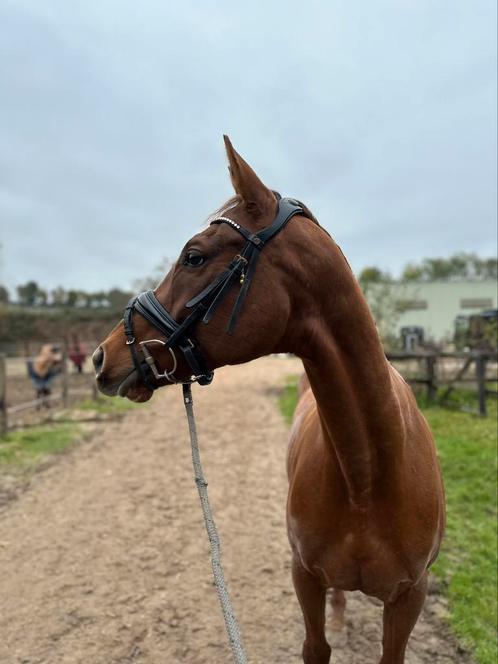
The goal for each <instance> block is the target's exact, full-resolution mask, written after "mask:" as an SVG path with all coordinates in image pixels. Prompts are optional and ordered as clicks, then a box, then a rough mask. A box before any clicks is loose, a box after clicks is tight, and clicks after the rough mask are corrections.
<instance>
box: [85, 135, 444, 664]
mask: <svg viewBox="0 0 498 664" xmlns="http://www.w3.org/2000/svg"><path fill="white" fill-rule="evenodd" d="M225 143H226V148H227V154H228V160H229V164H230V173H231V177H232V182H233V185H234V188H235V192H236V197H235V198H233V199H232V200H231V201H229V203H227V204H226V205H225V206H223V207H222V208H221V209H220V210H219V211H218V213H217V214H218V215H220V214H224V215H228V216H229V217H230V219H232V220H234V221H235V222H237V223H239V224H241V225H242V226H244V227H245V228H248V229H250V230H251V231H252V232H256V231H258V230H260V229H261V228H263V227H266V226H268V225H269V224H270V223H271V222H272V220H273V218H274V217H275V213H276V209H277V198H276V196H275V194H274V192H272V191H271V190H270V189H268V188H267V187H266V186H265V185H264V184H263V183H262V182H261V181H260V180H259V178H258V177H257V176H256V174H255V173H254V171H253V170H252V169H251V168H250V167H249V166H248V165H247V164H246V162H245V161H244V160H243V159H242V158H241V157H240V156H239V155H238V154H237V152H236V151H235V150H234V149H233V147H232V145H231V143H230V141H229V140H228V139H226V140H225ZM302 207H303V214H302V215H299V216H296V217H295V218H293V219H292V220H291V221H290V222H289V223H288V224H287V226H286V227H285V228H284V230H283V231H282V232H281V233H280V234H279V235H278V236H277V237H276V238H275V240H273V241H272V242H271V243H270V244H269V245H268V247H267V248H265V251H264V252H262V254H261V258H260V262H259V265H258V268H257V270H256V273H255V276H254V280H253V282H252V284H251V288H250V291H249V295H248V297H247V301H246V302H245V304H244V307H243V309H242V311H241V313H240V320H239V322H238V324H237V328H236V330H235V332H234V334H233V336H227V334H226V332H225V327H226V323H227V319H228V317H229V315H230V311H231V308H232V305H233V301H234V297H235V289H232V291H231V293H230V295H229V296H227V298H226V299H225V301H224V302H223V303H222V305H220V308H219V310H218V311H217V312H216V315H215V316H214V318H213V319H212V321H211V322H210V323H209V324H208V325H203V324H198V325H197V327H196V338H197V340H198V343H199V346H200V348H201V349H202V352H203V355H204V357H205V358H206V360H207V364H208V368H209V369H215V368H217V367H220V366H223V365H226V364H238V363H242V362H247V361H249V360H253V359H255V358H257V357H261V356H263V355H267V354H270V353H279V352H288V353H294V354H296V355H298V356H299V357H300V358H301V359H302V361H303V364H304V368H305V371H306V376H307V379H306V380H305V381H303V382H302V384H301V396H300V399H299V403H298V406H297V409H296V414H295V418H294V424H293V428H292V434H291V443H290V449H289V462H288V474H289V496H288V507H287V516H288V532H289V540H290V544H291V548H292V558H293V564H292V575H293V581H294V586H295V589H296V593H297V596H298V598H299V602H300V604H301V608H302V611H303V615H304V622H305V627H306V638H305V641H304V646H303V660H304V662H305V663H306V664H326V663H327V662H329V658H330V647H329V645H328V643H327V641H326V638H325V630H324V627H325V598H326V590H327V589H328V588H332V589H333V593H332V606H333V627H334V628H340V627H341V625H342V623H343V612H344V606H345V598H344V591H347V590H361V591H362V592H364V593H366V594H368V595H372V596H374V597H377V598H379V599H380V600H382V602H383V603H384V635H383V654H382V659H381V660H380V661H381V664H402V663H403V662H404V654H405V648H406V644H407V641H408V638H409V635H410V633H411V631H412V629H413V627H414V625H415V623H416V621H417V618H418V616H419V613H420V611H421V609H422V605H423V603H424V598H425V595H426V590H427V571H428V569H429V567H430V565H431V564H432V562H433V561H434V560H435V558H436V556H437V553H438V549H439V545H440V542H441V538H442V535H443V529H444V496H443V487H442V481H441V477H440V472H439V467H438V462H437V458H436V452H435V448H434V443H433V439H432V436H431V432H430V430H429V428H428V426H427V423H426V421H425V419H424V417H423V416H422V415H421V413H420V411H419V410H418V408H417V405H416V402H415V399H414V397H413V395H412V392H411V390H410V388H409V387H408V385H407V384H406V383H405V381H404V380H403V378H401V376H400V375H399V374H398V373H397V371H396V370H395V369H393V368H392V367H391V366H390V365H389V363H388V362H387V360H386V358H385V355H384V351H383V348H382V345H381V342H380V340H379V336H378V334H377V330H376V327H375V324H374V322H373V319H372V316H371V314H370V312H369V309H368V306H367V304H366V302H365V299H364V297H363V295H362V293H361V290H360V288H359V286H358V283H357V281H356V279H355V277H354V275H353V273H352V271H351V269H350V267H349V265H348V263H347V261H346V259H345V258H344V256H343V254H342V252H341V250H340V248H339V247H338V245H337V244H336V243H335V242H334V241H333V240H332V239H331V238H330V237H329V236H328V234H327V233H326V232H325V231H324V230H323V229H322V228H321V227H320V226H319V224H318V222H317V221H316V220H315V219H314V217H313V215H312V214H311V213H310V212H309V210H308V209H307V208H305V207H304V206H302ZM242 244H243V238H241V237H240V235H238V234H237V233H235V232H234V231H233V230H232V229H231V228H229V227H228V226H226V225H225V224H222V225H216V226H209V227H208V228H206V229H205V230H203V231H202V232H201V233H199V234H197V235H196V236H194V237H193V238H192V239H191V240H189V242H188V243H187V245H186V246H185V248H184V249H183V251H182V253H181V255H180V258H179V260H178V262H177V263H176V264H175V265H174V267H173V268H172V270H171V271H170V272H169V273H168V275H167V276H166V277H165V278H164V280H163V281H162V282H161V283H160V284H159V286H158V287H157V289H156V290H155V295H156V297H157V298H158V300H159V301H160V302H161V303H162V304H163V305H164V306H165V307H166V308H167V310H168V311H169V312H171V314H172V315H173V316H174V318H175V319H176V320H177V321H182V320H183V319H184V318H185V316H186V315H187V313H188V310H187V309H186V308H185V303H186V302H187V301H188V300H190V299H191V298H192V297H193V296H195V295H196V294H197V293H199V292H200V291H201V290H202V289H204V288H205V287H206V286H207V285H208V284H209V283H210V282H212V280H213V278H214V277H215V276H216V275H217V274H218V273H219V272H220V271H221V270H222V269H223V268H224V267H225V266H226V265H227V264H228V263H229V261H230V260H231V259H232V257H233V256H234V254H236V253H237V252H238V251H240V248H241V246H242ZM192 256H195V257H196V260H195V261H193V260H191V257H192ZM135 319H136V320H135V325H136V327H135V334H136V336H137V339H140V340H148V339H152V338H154V337H157V330H155V329H154V328H153V327H152V326H151V325H150V324H149V323H148V322H147V321H146V320H145V319H143V318H142V317H141V316H138V315H137V316H135ZM153 355H154V360H155V362H156V364H157V365H158V366H159V367H160V368H161V370H164V371H171V369H172V366H171V364H172V359H171V355H170V354H169V353H168V352H167V351H166V350H164V349H162V348H158V347H156V346H155V347H154V349H153ZM94 363H95V365H96V369H97V382H98V385H99V387H100V389H101V390H102V391H103V392H105V393H106V394H110V395H115V394H117V393H118V391H119V393H120V394H121V395H125V396H127V397H128V398H130V399H132V400H134V401H145V400H147V399H149V398H150V397H151V395H152V391H151V389H149V388H148V387H146V386H145V385H144V384H143V383H142V382H141V381H140V379H139V377H138V374H137V372H136V371H135V369H134V367H133V365H132V363H131V358H130V354H129V352H128V348H127V347H126V344H125V335H124V331H123V325H122V324H121V323H120V324H118V325H117V327H116V328H115V329H114V330H113V332H112V333H111V334H110V335H109V336H108V337H107V339H105V341H103V343H102V344H101V346H100V347H99V348H98V349H97V351H96V352H95V355H94ZM176 374H177V375H178V376H179V377H180V379H187V378H188V377H189V375H190V372H189V369H188V367H187V366H186V365H185V363H182V361H180V364H179V367H178V369H177V372H176Z"/></svg>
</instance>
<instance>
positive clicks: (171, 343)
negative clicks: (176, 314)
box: [123, 198, 303, 390]
mask: <svg viewBox="0 0 498 664" xmlns="http://www.w3.org/2000/svg"><path fill="white" fill-rule="evenodd" d="M297 214H303V208H302V207H301V205H300V204H299V203H298V202H297V201H295V200H294V199H292V198H281V199H280V200H279V201H278V211H277V215H276V217H275V219H274V220H273V222H272V223H271V224H270V225H269V226H266V227H265V228H263V229H262V230H261V231H258V232H257V233H252V232H251V231H248V230H247V229H246V228H244V227H243V226H241V225H240V224H239V223H237V222H236V221H233V219H230V218H229V217H225V216H219V217H217V218H216V219H213V220H212V221H211V224H227V225H228V226H230V228H233V229H234V230H235V231H237V233H240V235H242V236H243V237H244V239H245V240H246V243H245V245H244V247H243V249H242V251H241V252H240V254H237V255H236V256H235V257H234V258H233V260H232V262H231V263H230V265H229V266H228V267H227V268H226V269H225V270H224V271H223V272H221V273H220V274H219V275H218V276H217V277H216V278H215V279H214V280H213V281H212V282H211V283H210V284H209V285H208V286H206V288H204V290H202V291H201V292H200V293H199V294H198V295H196V296H195V297H193V298H192V299H191V300H189V301H188V302H187V304H186V305H185V306H186V307H187V309H192V311H191V312H190V313H189V315H188V316H187V317H186V318H185V319H184V320H183V321H182V322H181V323H178V322H177V321H176V320H175V319H174V318H173V317H172V316H171V314H170V313H169V312H168V311H167V310H166V309H165V308H164V307H163V305H162V304H161V303H160V302H159V300H158V299H157V297H156V296H155V295H154V292H153V291H152V290H148V291H145V292H143V293H140V294H139V295H137V296H136V297H133V298H132V299H131V300H130V301H129V302H128V304H127V306H126V308H125V311H124V316H123V324H124V331H125V335H126V344H127V346H128V347H129V348H130V352H131V357H132V360H133V365H134V367H135V369H136V370H137V373H138V375H139V376H140V379H141V380H142V382H143V383H144V384H145V386H146V387H148V388H149V389H151V390H155V389H156V388H157V387H159V383H158V381H159V380H161V379H165V380H167V381H168V382H170V383H194V382H197V383H199V384H200V385H209V383H211V381H212V380H213V373H214V372H213V371H210V370H208V368H207V365H206V362H205V360H204V357H203V355H202V353H201V350H200V348H199V345H198V343H197V340H196V339H195V337H194V336H193V334H192V332H193V328H194V326H195V325H196V324H197V323H198V322H199V321H202V322H203V323H204V324H207V323H209V321H210V320H211V319H212V317H213V315H214V314H215V312H216V310H217V308H218V306H219V305H220V303H221V302H222V301H223V298H224V297H225V295H226V294H227V293H228V291H229V290H230V288H231V286H232V285H233V284H234V283H235V282H236V281H238V282H239V284H240V288H239V293H238V295H237V298H236V300H235V303H234V305H233V309H232V313H231V316H230V320H229V321H228V325H227V333H228V334H233V331H234V329H235V326H236V324H237V318H238V316H239V313H240V311H241V308H242V305H243V303H244V300H245V297H246V295H247V292H248V290H249V286H250V285H251V281H252V279H253V276H254V273H255V270H256V265H257V262H258V258H259V255H260V253H261V251H262V250H263V248H264V247H265V246H266V244H267V243H268V242H269V241H270V240H271V239H272V238H274V237H275V235H277V233H279V232H280V231H281V230H282V229H283V228H284V226H285V225H286V224H287V222H288V221H289V220H290V219H292V217H294V216H295V215H297ZM134 312H136V313H138V314H140V315H141V316H142V317H143V318H145V319H146V320H147V321H148V322H149V323H150V324H151V325H153V327H155V328H156V329H157V330H159V332H161V334H163V335H164V336H165V337H166V340H165V341H162V340H161V339H148V340H146V341H140V342H138V345H139V346H140V348H141V350H142V354H143V360H140V358H139V355H138V352H137V341H136V339H135V336H134V332H133V313H134ZM153 343H154V344H160V345H161V346H163V347H164V348H166V349H168V350H169V352H170V354H171V356H172V358H173V368H172V370H171V371H165V372H163V373H160V372H159V370H158V369H157V367H156V364H155V361H154V358H153V356H152V354H151V353H150V351H149V349H148V348H147V345H148V344H153ZM176 350H178V351H180V352H181V353H182V354H183V357H184V358H185V360H186V362H187V364H188V365H189V367H190V369H191V371H192V374H191V377H190V378H189V379H188V380H177V379H176V377H175V375H174V374H175V370H176V368H177V357H176V353H175V351H176ZM150 374H152V377H153V378H154V380H155V382H151V381H150V380H149V378H150Z"/></svg>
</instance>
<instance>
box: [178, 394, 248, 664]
mask: <svg viewBox="0 0 498 664" xmlns="http://www.w3.org/2000/svg"><path fill="white" fill-rule="evenodd" d="M182 387H183V402H184V404H185V410H186V411H187V421H188V429H189V433H190V445H191V447H192V465H193V467H194V479H195V483H196V485H197V491H198V492H199V498H200V501H201V507H202V515H203V517H204V524H205V526H206V531H207V534H208V539H209V547H210V549H211V566H212V568H213V577H214V585H215V586H216V590H217V592H218V599H219V600H220V605H221V610H222V612H223V619H224V620H225V627H226V630H227V634H228V639H229V641H230V648H231V649H232V655H233V659H234V662H235V663H236V664H247V657H246V654H245V651H244V645H243V643H242V637H241V635H240V630H239V625H238V623H237V618H236V617H235V613H234V611H233V608H232V603H231V601H230V595H229V594H228V588H227V583H226V581H225V575H224V574H223V567H222V565H221V547H220V538H219V536H218V531H217V530H216V524H215V522H214V519H213V513H212V510H211V505H210V504H209V498H208V492H207V485H208V484H207V482H206V479H205V477H204V473H203V471H202V465H201V457H200V453H199V445H198V443H197V429H196V426H195V417H194V404H193V402H192V389H191V386H190V384H189V383H184V384H183V385H182Z"/></svg>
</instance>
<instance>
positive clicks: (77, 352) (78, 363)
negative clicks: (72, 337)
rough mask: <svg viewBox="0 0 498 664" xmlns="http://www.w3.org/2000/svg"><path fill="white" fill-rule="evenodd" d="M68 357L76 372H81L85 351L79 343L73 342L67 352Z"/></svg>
mask: <svg viewBox="0 0 498 664" xmlns="http://www.w3.org/2000/svg"><path fill="white" fill-rule="evenodd" d="M68 355H69V359H70V360H71V362H72V363H73V364H74V366H75V369H76V371H77V373H79V374H80V373H83V364H84V363H85V360H86V351H85V349H84V348H83V347H82V346H81V344H79V343H75V344H74V346H73V347H72V348H70V349H69V352H68Z"/></svg>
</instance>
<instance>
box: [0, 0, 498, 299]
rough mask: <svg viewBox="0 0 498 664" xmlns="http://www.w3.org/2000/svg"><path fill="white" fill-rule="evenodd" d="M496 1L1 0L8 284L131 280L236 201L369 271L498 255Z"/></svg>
mask: <svg viewBox="0 0 498 664" xmlns="http://www.w3.org/2000/svg"><path fill="white" fill-rule="evenodd" d="M495 12H496V10H495V1H494V0H474V1H473V2H469V1H468V0H446V1H444V2H443V1H440V0H391V1H389V0H378V1H377V2H365V1H364V0H356V1H355V0H350V1H347V0H323V1H322V2H310V1H308V2H303V1H302V0H300V2H293V1H289V0H286V1H285V2H284V1H283V0H281V1H278V2H272V1H271V0H266V2H259V1H255V0H253V1H252V2H244V3H242V2H233V0H231V1H228V0H221V1H218V2H210V1H208V0H202V1H201V0H197V2H186V1H179V0H176V1H175V2H170V1H167V0H155V1H151V0H149V1H147V0H142V1H140V2H137V1H136V0H134V2H129V1H124V0H119V1H118V0H116V1H109V0H107V1H106V0H98V1H97V0H83V1H81V2H80V1H76V0H71V1H70V2H68V1H67V0H44V1H43V2H42V1H40V0H15V1H12V2H9V1H8V0H7V1H6V0H0V227H1V236H0V241H1V243H2V256H1V261H0V281H3V282H4V283H6V284H7V285H8V287H9V288H11V289H12V288H14V286H15V285H16V284H18V283H22V282H25V281H26V280H28V279H31V278H33V279H36V280H37V281H38V282H39V283H40V284H41V285H43V286H45V287H47V288H54V287H56V286H57V285H63V286H65V287H66V288H71V287H76V288H84V289H88V290H97V289H102V288H108V287H111V286H118V287H122V288H129V287H130V284H131V282H132V281H133V279H135V278H137V277H140V276H144V275H147V274H149V273H151V272H153V269H154V267H155V266H156V265H157V264H158V263H159V262H160V261H161V259H162V258H163V257H172V258H175V257H176V255H177V253H178V251H179V250H180V249H181V247H182V246H183V244H184V243H185V241H186V240H187V239H188V237H190V236H191V235H193V234H194V233H195V232H197V230H198V228H199V227H200V225H201V224H202V222H203V220H204V219H205V218H206V216H207V215H208V213H209V212H211V211H212V209H214V208H215V207H217V206H218V205H220V204H221V203H222V202H223V201H224V200H225V199H226V198H228V196H230V195H231V188H230V183H229V178H228V174H227V168H226V158H225V155H224V150H223V142H222V134H223V133H228V134H229V135H230V137H231V138H232V141H233V143H234V146H235V147H236V149H237V150H238V151H239V152H240V153H241V154H242V155H243V156H244V157H245V158H246V160H247V161H248V162H249V163H250V164H251V165H252V166H253V167H254V168H255V170H256V172H257V173H258V174H259V175H260V177H261V178H262V179H263V181H264V182H265V183H266V184H268V185H269V186H271V187H273V188H275V189H278V190H279V191H280V192H281V193H282V194H284V195H290V196H295V197H298V198H301V199H302V200H303V201H305V202H306V203H307V204H308V205H309V207H310V208H311V209H312V210H313V212H314V213H315V215H316V216H317V217H318V219H319V220H320V222H321V223H322V225H323V226H325V227H326V228H327V229H328V230H329V232H330V233H331V234H332V235H333V236H334V237H335V239H336V240H337V242H338V243H339V244H340V245H341V246H342V249H343V251H344V253H345V254H346V255H347V256H348V258H349V260H350V262H351V264H352V266H353V268H354V269H355V270H359V269H361V268H362V267H363V266H365V265H370V264H376V265H379V266H380V267H382V268H386V269H389V270H391V271H392V272H394V273H396V272H397V271H398V270H399V269H400V267H401V266H403V265H404V264H405V263H406V262H407V261H409V260H417V259H420V258H422V257H425V256H439V255H448V254H450V253H452V252H455V251H476V252H478V253H480V254H481V255H486V256H488V255H493V254H495V253H496V198H497V196H496V37H495V31H496V15H495Z"/></svg>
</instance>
